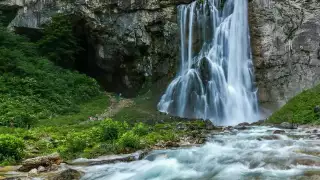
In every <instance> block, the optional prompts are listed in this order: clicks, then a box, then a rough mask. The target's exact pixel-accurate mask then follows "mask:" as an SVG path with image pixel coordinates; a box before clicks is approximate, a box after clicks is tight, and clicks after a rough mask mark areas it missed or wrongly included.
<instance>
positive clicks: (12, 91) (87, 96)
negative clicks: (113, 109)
mask: <svg viewBox="0 0 320 180" xmlns="http://www.w3.org/2000/svg"><path fill="white" fill-rule="evenodd" d="M101 94H102V92H101V90H100V87H99V85H98V84H97V82H96V81H95V80H94V79H92V78H89V77H87V76H85V75H82V74H79V73H77V72H73V71H70V70H66V69H63V68H61V67H58V66H55V65H54V63H52V62H50V61H49V60H47V59H45V58H43V57H41V56H40V55H39V54H38V52H37V48H36V46H35V44H33V43H30V42H29V41H28V40H27V39H26V38H23V37H21V36H19V35H15V34H13V33H11V32H8V31H7V29H5V28H3V27H0V126H14V127H29V126H32V125H33V124H34V123H36V122H37V120H39V119H50V118H52V117H55V116H57V115H64V114H72V113H76V112H79V103H82V102H86V101H88V100H91V99H93V98H94V97H96V96H100V95H101Z"/></svg>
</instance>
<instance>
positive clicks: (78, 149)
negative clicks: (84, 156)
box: [58, 131, 95, 159]
mask: <svg viewBox="0 0 320 180" xmlns="http://www.w3.org/2000/svg"><path fill="white" fill-rule="evenodd" d="M94 144H95V142H94V139H92V138H91V137H90V135H88V134H87V133H86V131H83V132H74V133H69V134H68V135H67V137H66V139H65V145H64V146H60V147H59V150H58V151H59V152H60V153H61V155H62V156H63V157H65V158H67V159H71V158H75V157H77V155H79V154H81V153H82V152H83V151H84V150H85V149H86V148H88V147H93V146H94Z"/></svg>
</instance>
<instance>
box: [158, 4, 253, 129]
mask: <svg viewBox="0 0 320 180" xmlns="http://www.w3.org/2000/svg"><path fill="white" fill-rule="evenodd" d="M220 9H221V2H220V0H206V1H204V3H199V2H198V3H197V2H193V3H192V4H190V5H181V6H179V22H180V36H181V42H180V46H181V55H180V56H181V62H180V67H179V73H178V74H177V76H176V78H175V79H174V80H173V81H172V82H171V84H170V85H169V86H168V88H167V90H166V92H165V94H164V95H163V96H162V98H161V100H160V102H159V104H158V109H159V111H161V112H165V113H168V114H172V115H175V116H179V117H186V118H200V119H210V120H211V121H212V122H213V123H214V124H215V125H234V124H238V123H240V122H253V121H256V120H258V118H259V117H258V103H257V94H256V89H255V88H254V87H255V86H254V84H253V71H252V58H251V48H250V37H249V26H248V2H247V0H227V1H226V2H225V4H224V8H223V10H220Z"/></svg>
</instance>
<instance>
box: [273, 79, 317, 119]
mask: <svg viewBox="0 0 320 180" xmlns="http://www.w3.org/2000/svg"><path fill="white" fill-rule="evenodd" d="M317 105H320V85H317V86H316V87H314V88H312V89H309V90H305V91H303V92H301V93H300V94H298V95H297V96H295V97H293V98H292V99H290V100H289V101H288V102H287V104H285V105H284V106H283V107H282V108H281V109H279V110H278V111H276V112H275V113H274V114H272V116H270V117H269V118H268V122H271V123H281V122H293V123H298V124H307V123H316V122H319V121H320V120H319V116H318V114H317V113H315V112H314V107H315V106H317Z"/></svg>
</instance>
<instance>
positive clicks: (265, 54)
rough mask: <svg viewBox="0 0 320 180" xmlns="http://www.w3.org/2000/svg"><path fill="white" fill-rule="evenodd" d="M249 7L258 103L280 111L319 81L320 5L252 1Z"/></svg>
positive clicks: (307, 0)
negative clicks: (281, 107)
mask: <svg viewBox="0 0 320 180" xmlns="http://www.w3.org/2000/svg"><path fill="white" fill-rule="evenodd" d="M249 6H250V7H249V9H250V15H249V21H250V27H251V39H252V50H253V57H254V63H255V74H256V81H257V85H258V87H259V99H260V102H261V103H262V104H263V105H267V106H268V105H271V108H277V107H278V106H281V105H282V104H284V103H285V102H286V101H288V100H289V99H290V98H291V97H293V96H294V95H296V94H297V93H299V92H301V91H302V90H304V89H307V88H311V87H313V86H314V85H316V84H318V83H319V81H320V76H319V75H320V67H319V65H320V46H319V45H320V1H319V0H252V1H250V3H249Z"/></svg>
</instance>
